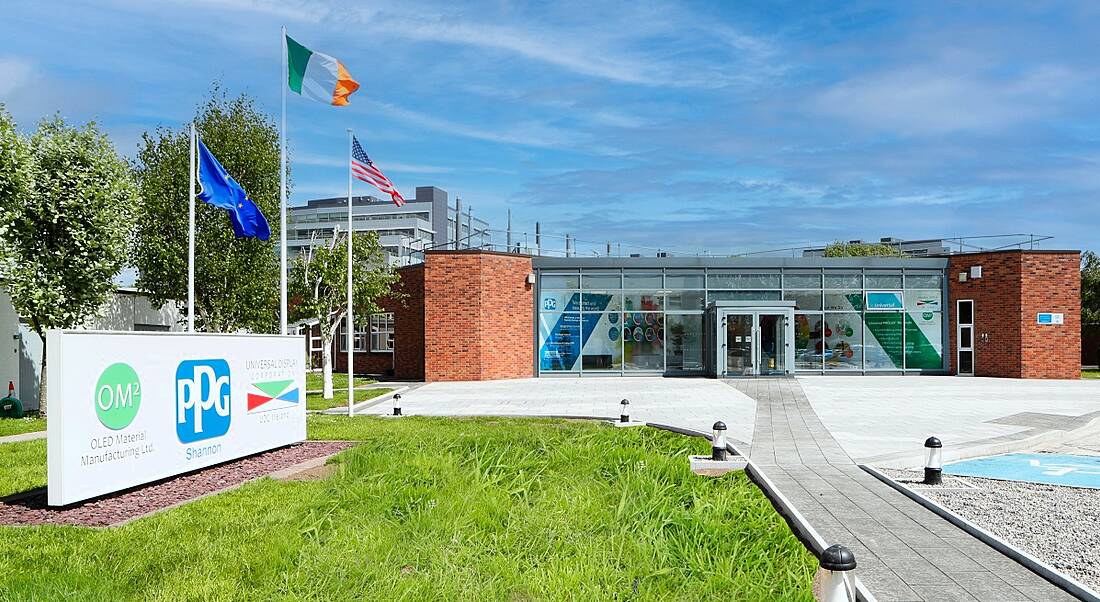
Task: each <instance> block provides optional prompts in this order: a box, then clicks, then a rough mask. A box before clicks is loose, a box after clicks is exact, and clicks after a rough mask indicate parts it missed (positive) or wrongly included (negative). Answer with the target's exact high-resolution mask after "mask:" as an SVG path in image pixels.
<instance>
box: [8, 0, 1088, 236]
mask: <svg viewBox="0 0 1100 602" xmlns="http://www.w3.org/2000/svg"><path fill="white" fill-rule="evenodd" d="M283 25H285V26H286V27H287V30H288V32H289V33H290V35H291V36H292V37H294V38H295V39H296V40H297V41H299V42H300V43H302V44H304V45H305V46H307V47H309V48H311V49H314V50H317V51H320V52H324V53H327V54H331V55H333V56H335V57H337V58H338V59H340V60H341V61H342V62H343V63H344V64H345V65H346V67H347V69H348V71H349V72H350V73H351V75H352V76H353V77H354V78H355V79H357V80H358V81H359V83H360V84H361V86H362V87H361V88H360V90H359V91H358V92H357V93H356V94H354V95H353V96H352V97H351V105H349V106H347V107H331V106H326V105H323V104H319V103H316V102H313V101H309V100H307V99H305V98H302V97H297V96H295V95H293V94H291V95H290V96H289V98H288V103H287V122H288V136H287V140H288V146H289V149H290V161H291V169H292V174H293V175H292V178H293V192H292V195H291V204H303V203H304V202H305V201H306V200H308V199H311V198H319V197H327V196H341V195H344V194H346V186H347V175H346V173H347V172H346V167H345V166H346V163H345V161H346V154H347V148H346V130H347V129H348V128H352V129H353V130H354V131H355V133H356V135H357V137H358V138H359V139H360V141H361V142H362V144H363V146H364V148H365V150H366V151H367V153H368V154H370V155H371V157H372V159H373V160H374V161H375V162H376V164H377V165H378V166H380V167H381V168H382V169H383V170H384V171H385V172H386V173H387V175H389V177H390V178H391V179H392V180H393V181H394V183H395V184H396V185H397V187H398V188H399V189H400V190H401V191H402V192H403V193H404V194H405V195H406V196H407V197H411V196H413V195H414V189H415V187H417V186H430V185H434V186H438V187H440V188H442V189H444V190H447V191H448V192H450V193H451V195H452V199H453V198H454V195H455V194H457V195H459V196H460V197H461V198H462V199H463V204H464V206H468V207H472V208H473V211H474V216H475V217H479V218H483V219H486V220H488V221H489V222H490V223H491V224H492V225H493V226H494V227H496V228H500V229H503V228H504V227H505V223H506V214H507V212H508V211H509V210H511V213H512V219H513V224H514V225H513V229H514V230H515V231H516V232H517V233H522V232H528V233H533V232H534V223H535V222H536V221H539V222H541V225H542V230H543V232H544V233H547V234H548V235H552V236H554V237H560V236H563V235H565V234H570V235H572V236H573V237H574V238H576V239H577V240H579V241H581V243H580V244H579V245H578V250H579V251H580V253H582V254H590V253H591V252H592V248H593V247H596V249H597V250H598V251H602V249H603V246H604V245H603V241H610V242H611V243H612V244H613V245H616V248H619V247H618V245H621V248H622V249H623V252H626V251H627V250H631V251H633V252H643V253H649V252H651V251H653V250H656V249H662V250H666V251H670V252H672V253H674V254H675V253H702V252H706V253H712V254H726V253H745V252H760V251H766V250H772V249H784V248H788V247H801V246H807V245H817V244H824V243H827V242H829V241H833V240H852V239H864V240H877V239H878V238H879V237H884V236H893V237H899V238H907V239H917V238H936V237H956V236H986V235H995V234H1015V233H1033V234H1037V235H1047V236H1054V239H1053V240H1051V241H1048V242H1044V243H1043V246H1044V247H1045V248H1071V249H1100V233H1098V232H1097V228H1096V224H1097V223H1098V218H1100V208H1098V203H1097V195H1098V192H1100V125H1098V123H1097V119H1096V117H1097V110H1098V107H1100V103H1098V100H1100V80H1098V74H1100V73H1098V71H1100V67H1098V65H1100V61H1097V59H1096V57H1097V56H1100V36H1097V35H1095V32H1096V31H1097V30H1098V29H1100V4H1097V3H1094V2H1082V3H1078V4H1075V3H1061V2H1058V3H1055V2H1035V3H1003V2H965V3H964V2H957V3H956V2H952V3H947V2H931V3H929V2H885V1H884V2H880V3H866V2H851V3H839V2H821V3H814V2H805V1H796V2H787V3H785V2H707V3H703V2H698V3H679V2H661V3H650V2H632V3H623V2H609V3H600V2H594V1H586V2H553V3H547V2H532V3H523V2H508V1H496V2H484V3H473V2H469V3H467V2H420V1H415V0H403V1H398V2H389V1H386V0H382V1H369V2H368V1H361V2H329V1H323V0H288V1H282V2H268V1H265V0H210V1H208V2H203V1H199V2H182V1H179V2H177V1H173V0H159V1H157V2H146V1H113V0H103V1H97V2H61V3H58V2H46V1H35V2H25V1H21V0H9V2H7V3H6V6H5V10H4V18H3V20H0V40H4V43H3V44H2V45H0V102H3V103H4V104H5V105H6V106H7V108H8V110H9V111H10V112H11V113H12V114H13V115H14V117H15V118H16V120H17V121H18V122H19V124H20V127H21V128H22V129H24V130H30V129H32V128H33V127H34V124H35V123H36V122H37V121H38V120H39V119H41V118H43V117H45V116H49V115H52V114H53V113H55V112H59V113H60V114H61V115H62V116H64V117H65V118H66V119H68V120H71V121H74V122H83V121H87V120H92V119H94V120H95V121H96V122H97V123H99V124H100V126H101V127H102V128H103V129H104V130H105V131H106V132H107V133H108V134H109V135H110V137H111V138H112V140H113V141H114V142H115V144H116V146H117V147H118V149H119V151H120V152H122V153H124V154H125V155H127V156H130V157H132V156H134V154H135V152H136V148H137V143H138V141H139V140H140V136H141V133H142V132H144V131H146V130H151V129H153V128H156V127H157V126H161V125H163V126H167V127H171V128H179V127H182V126H183V124H185V123H186V122H187V121H188V120H189V119H190V118H191V116H192V115H193V114H194V112H195V109H196V107H197V106H198V105H199V104H200V103H201V101H202V100H203V99H204V98H205V97H206V96H207V95H208V93H209V91H210V89H211V86H212V85H213V84H214V83H215V82H217V83H219V84H220V85H221V86H222V87H224V88H225V89H226V90H227V91H228V92H229V93H231V94H235V93H238V92H245V93H248V94H250V95H252V96H254V97H255V98H256V99H257V101H258V102H259V104H260V107H261V109H262V110H264V111H265V112H267V113H268V114H270V115H271V116H272V119H277V118H278V114H279V98H280V87H281V86H282V85H283V84H282V82H283V81H285V80H284V78H283V76H282V74H281V54H280V53H281V40H280V34H279V28H280V26H283ZM372 192H373V191H372V190H371V189H370V188H369V187H368V186H367V185H366V184H361V183H360V184H357V186H356V194H370V193H372ZM374 194H377V193H376V192H374ZM500 237H501V238H503V235H500ZM517 237H520V238H521V235H519V234H517ZM547 240H548V243H547V246H551V245H557V246H561V244H560V243H559V242H552V241H556V240H558V239H557V238H551V237H550V236H548V238H547ZM973 242H977V241H973ZM999 242H1001V241H999V240H998V239H990V240H989V241H988V242H987V243H985V244H986V245H987V246H995V245H996V244H999Z"/></svg>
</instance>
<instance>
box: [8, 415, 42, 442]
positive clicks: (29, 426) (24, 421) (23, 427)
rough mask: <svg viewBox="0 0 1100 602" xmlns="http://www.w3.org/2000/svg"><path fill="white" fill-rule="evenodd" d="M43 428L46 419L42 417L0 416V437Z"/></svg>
mask: <svg viewBox="0 0 1100 602" xmlns="http://www.w3.org/2000/svg"><path fill="white" fill-rule="evenodd" d="M44 430H46V421H45V420H44V419H42V418H33V417H23V418H0V437H6V436H8V435H19V434H22V433H33V432H34V431H44Z"/></svg>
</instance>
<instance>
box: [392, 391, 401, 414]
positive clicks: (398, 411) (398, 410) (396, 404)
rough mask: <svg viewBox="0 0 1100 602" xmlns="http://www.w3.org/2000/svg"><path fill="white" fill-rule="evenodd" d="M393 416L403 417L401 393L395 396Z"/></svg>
mask: <svg viewBox="0 0 1100 602" xmlns="http://www.w3.org/2000/svg"><path fill="white" fill-rule="evenodd" d="M393 415H394V416H400V415H401V394H400V393H396V394H394V396H393Z"/></svg>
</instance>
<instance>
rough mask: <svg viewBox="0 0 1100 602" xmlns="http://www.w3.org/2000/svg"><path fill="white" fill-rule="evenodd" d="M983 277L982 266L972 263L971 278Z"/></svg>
mask: <svg viewBox="0 0 1100 602" xmlns="http://www.w3.org/2000/svg"><path fill="white" fill-rule="evenodd" d="M981 277H982V266H980V265H972V266H970V278H971V279H977V278H981Z"/></svg>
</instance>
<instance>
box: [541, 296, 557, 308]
mask: <svg viewBox="0 0 1100 602" xmlns="http://www.w3.org/2000/svg"><path fill="white" fill-rule="evenodd" d="M542 308H543V309H544V310H546V311H554V310H555V309H557V308H558V300H557V299H555V298H553V297H547V298H545V299H543V300H542Z"/></svg>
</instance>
